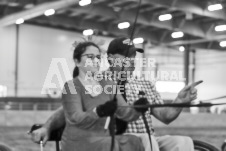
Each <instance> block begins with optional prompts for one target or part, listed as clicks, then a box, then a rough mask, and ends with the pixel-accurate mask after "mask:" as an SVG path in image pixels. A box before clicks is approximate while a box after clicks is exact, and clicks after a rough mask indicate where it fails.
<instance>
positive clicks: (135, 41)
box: [133, 37, 144, 44]
mask: <svg viewBox="0 0 226 151" xmlns="http://www.w3.org/2000/svg"><path fill="white" fill-rule="evenodd" d="M143 42H144V38H141V37H139V38H134V39H133V43H134V44H142V43H143Z"/></svg>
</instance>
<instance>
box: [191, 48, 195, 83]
mask: <svg viewBox="0 0 226 151" xmlns="http://www.w3.org/2000/svg"><path fill="white" fill-rule="evenodd" d="M191 52H192V71H191V72H192V74H191V76H192V77H191V80H192V82H195V66H196V58H195V54H196V51H195V49H193V50H192V51H191Z"/></svg>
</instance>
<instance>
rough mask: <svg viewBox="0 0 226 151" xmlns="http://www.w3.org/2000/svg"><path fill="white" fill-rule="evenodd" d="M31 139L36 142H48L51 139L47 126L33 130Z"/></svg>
mask: <svg viewBox="0 0 226 151" xmlns="http://www.w3.org/2000/svg"><path fill="white" fill-rule="evenodd" d="M31 139H32V141H33V142H35V143H40V141H41V140H42V141H43V145H45V144H46V142H47V141H48V139H49V132H48V130H47V128H46V127H41V128H39V129H37V130H35V131H33V132H31Z"/></svg>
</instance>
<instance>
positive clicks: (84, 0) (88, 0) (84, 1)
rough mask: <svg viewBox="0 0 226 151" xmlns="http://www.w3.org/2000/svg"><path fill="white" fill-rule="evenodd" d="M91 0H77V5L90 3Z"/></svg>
mask: <svg viewBox="0 0 226 151" xmlns="http://www.w3.org/2000/svg"><path fill="white" fill-rule="evenodd" d="M91 2H92V1H91V0H80V1H79V5H80V6H86V5H89V4H91Z"/></svg>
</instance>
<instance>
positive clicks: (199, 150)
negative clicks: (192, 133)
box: [193, 140, 219, 151]
mask: <svg viewBox="0 0 226 151" xmlns="http://www.w3.org/2000/svg"><path fill="white" fill-rule="evenodd" d="M193 142H194V145H195V151H219V149H218V148H216V147H215V146H213V145H211V144H209V143H205V142H203V141H199V140H193Z"/></svg>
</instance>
